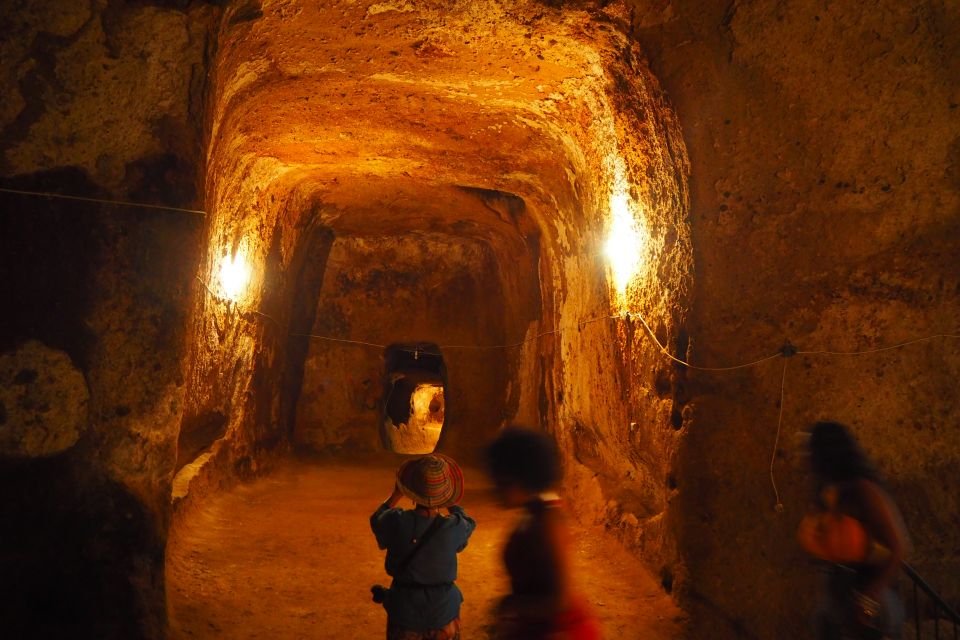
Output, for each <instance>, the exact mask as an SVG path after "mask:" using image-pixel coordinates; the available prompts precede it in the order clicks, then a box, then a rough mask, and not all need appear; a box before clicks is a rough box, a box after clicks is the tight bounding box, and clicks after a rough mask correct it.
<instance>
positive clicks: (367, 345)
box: [290, 333, 387, 349]
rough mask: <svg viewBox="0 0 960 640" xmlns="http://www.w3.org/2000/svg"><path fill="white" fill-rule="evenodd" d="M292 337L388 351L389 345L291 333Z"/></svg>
mask: <svg viewBox="0 0 960 640" xmlns="http://www.w3.org/2000/svg"><path fill="white" fill-rule="evenodd" d="M290 335H291V336H294V337H297V338H313V339H315V340H326V341H327V342H343V343H346V344H359V345H363V346H366V347H377V348H378V349H386V348H387V345H385V344H377V343H375V342H364V341H363V340H347V339H346V338H331V337H330V336H320V335H317V334H314V333H291V334H290Z"/></svg>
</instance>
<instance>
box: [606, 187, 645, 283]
mask: <svg viewBox="0 0 960 640" xmlns="http://www.w3.org/2000/svg"><path fill="white" fill-rule="evenodd" d="M610 216H611V223H610V232H609V234H610V235H609V236H608V237H607V243H606V254H607V259H608V260H609V261H610V267H611V269H613V283H614V286H615V287H616V289H617V293H619V294H620V295H623V294H624V293H625V292H626V290H627V285H629V284H630V281H631V280H633V279H634V278H635V277H636V276H637V274H638V273H639V272H640V267H641V265H642V263H643V251H644V248H645V246H646V244H647V236H646V233H644V231H643V230H642V229H641V227H640V225H639V224H637V220H636V218H634V216H633V212H632V211H631V207H630V197H629V195H628V194H627V193H624V192H620V193H614V194H612V195H611V196H610Z"/></svg>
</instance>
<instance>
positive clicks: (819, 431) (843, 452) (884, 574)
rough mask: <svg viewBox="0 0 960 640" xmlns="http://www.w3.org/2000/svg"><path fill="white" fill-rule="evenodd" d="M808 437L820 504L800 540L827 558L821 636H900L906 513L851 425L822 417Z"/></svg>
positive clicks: (818, 621) (829, 639)
mask: <svg viewBox="0 0 960 640" xmlns="http://www.w3.org/2000/svg"><path fill="white" fill-rule="evenodd" d="M809 435H810V439H809V444H808V448H809V456H810V467H811V470H812V472H813V481H814V505H813V510H812V511H811V513H809V514H807V516H805V517H804V519H803V521H802V522H801V524H800V529H799V531H798V538H799V541H800V543H801V545H802V546H803V547H804V549H805V550H806V551H807V552H808V553H810V554H811V555H813V556H814V557H816V558H818V559H820V560H823V561H825V563H826V564H825V567H826V575H825V582H824V588H823V592H822V597H821V603H820V606H819V608H818V610H817V613H816V616H815V619H814V626H815V631H816V637H817V638H818V640H839V639H841V638H851V639H856V640H860V639H863V640H868V639H869V640H878V639H882V638H890V639H899V638H900V632H901V627H902V626H903V619H904V609H903V603H902V601H901V600H900V598H899V595H898V594H897V592H896V581H897V577H898V575H899V572H900V568H901V564H902V562H903V559H904V556H905V554H906V552H907V549H908V547H909V540H908V536H907V532H906V528H905V526H904V524H903V519H902V517H901V515H900V511H899V510H898V509H897V506H896V504H895V503H894V501H893V499H892V498H891V497H890V494H889V493H888V492H887V489H886V488H885V486H884V484H883V482H882V481H881V479H880V476H879V474H878V473H877V471H876V469H875V468H874V466H873V464H872V463H871V462H870V460H869V459H868V457H867V455H866V454H865V453H864V452H863V450H862V449H861V448H860V445H859V444H858V443H857V441H856V439H855V438H854V437H853V435H852V434H851V433H850V431H849V429H847V428H846V427H845V426H843V425H841V424H838V423H836V422H818V423H816V424H815V425H814V426H813V428H812V430H811V431H810V434H809Z"/></svg>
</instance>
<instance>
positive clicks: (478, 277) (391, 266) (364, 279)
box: [296, 236, 509, 455]
mask: <svg viewBox="0 0 960 640" xmlns="http://www.w3.org/2000/svg"><path fill="white" fill-rule="evenodd" d="M502 296H503V292H502V289H501V287H500V282H499V278H498V277H497V268H496V265H495V264H494V262H493V255H492V253H491V251H490V249H489V248H487V247H486V246H485V245H483V244H481V243H479V242H469V241H466V240H462V239H461V240H452V239H450V238H443V237H440V238H437V237H431V236H424V237H404V236H398V237H394V238H369V239H368V238H344V239H340V240H337V242H336V243H335V244H334V248H333V251H332V252H331V255H330V259H329V261H328V263H327V270H326V273H325V277H324V286H323V289H322V291H321V295H320V300H319V302H318V306H317V311H316V321H315V322H314V325H313V330H312V331H311V333H314V334H317V335H322V336H331V337H337V338H345V339H347V340H356V341H364V342H372V343H374V344H380V345H390V344H394V343H416V342H431V343H434V344H438V345H440V346H441V354H442V356H443V359H444V362H445V364H446V369H447V379H448V384H447V386H446V399H447V401H446V405H447V412H446V414H447V422H446V427H445V428H444V429H445V433H444V435H443V449H444V450H445V451H450V452H456V453H457V454H458V455H459V454H460V453H461V451H462V452H463V453H468V451H464V449H465V448H466V447H467V446H468V445H472V449H473V450H476V449H478V448H479V446H480V445H481V444H482V443H483V442H484V441H486V440H487V439H489V438H490V437H491V434H492V433H494V432H495V430H496V429H497V428H498V427H499V426H500V425H501V424H502V422H503V421H504V417H505V413H506V400H507V375H508V366H509V358H508V357H505V354H504V353H503V352H502V350H478V349H457V348H452V349H449V350H447V349H445V348H444V345H485V344H486V345H500V344H503V343H504V322H505V319H504V317H503V315H502V310H503V308H504V306H505V305H504V304H503V301H502ZM383 356H384V352H383V349H380V348H376V347H370V346H365V345H356V344H346V343H336V342H329V341H325V340H313V341H312V342H311V346H310V351H309V353H308V356H307V361H306V364H305V374H304V379H303V390H302V392H301V395H300V401H299V404H298V406H297V421H296V439H297V441H298V443H303V444H308V445H309V446H311V447H312V448H317V449H324V448H330V447H336V448H344V449H347V450H354V451H376V450H381V449H382V447H383V445H382V444H381V438H380V428H379V422H380V418H381V411H382V402H383V397H382V396H383V389H384V383H383V375H384V362H383Z"/></svg>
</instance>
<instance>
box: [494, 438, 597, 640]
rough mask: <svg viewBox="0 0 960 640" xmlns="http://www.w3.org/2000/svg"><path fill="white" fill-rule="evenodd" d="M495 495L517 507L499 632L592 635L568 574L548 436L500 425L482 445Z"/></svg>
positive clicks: (516, 638) (556, 466) (561, 639)
mask: <svg viewBox="0 0 960 640" xmlns="http://www.w3.org/2000/svg"><path fill="white" fill-rule="evenodd" d="M486 457H487V466H488V469H489V472H490V475H491V477H492V479H493V482H494V485H495V487H496V491H497V494H498V497H499V499H500V501H501V503H502V504H503V505H504V506H505V507H507V508H516V509H523V517H522V519H521V521H520V522H519V524H518V525H517V526H516V528H515V529H514V530H513V531H512V532H511V534H510V536H509V538H508V540H507V544H506V546H505V548H504V551H503V561H504V564H505V565H506V569H507V573H508V574H509V577H510V589H511V592H510V595H508V596H507V597H505V598H504V599H503V600H502V601H501V603H500V605H499V608H498V610H497V622H496V637H497V638H499V639H500V640H598V639H599V638H600V628H599V625H598V623H597V621H596V619H595V618H594V616H593V615H592V613H591V612H590V610H589V608H588V606H587V603H586V600H585V599H584V598H583V597H582V596H580V595H579V594H577V593H576V590H575V589H574V587H573V581H572V576H571V566H570V565H571V554H572V549H571V546H572V545H571V540H570V533H569V529H568V525H567V521H566V515H565V514H564V508H563V504H562V502H561V499H560V496H559V495H557V493H556V488H557V485H558V484H559V482H560V478H561V468H560V458H559V455H558V453H557V448H556V444H555V442H554V441H553V439H552V438H551V437H550V436H548V435H546V434H544V433H540V432H536V431H532V430H528V429H523V428H519V427H507V428H505V429H503V430H502V431H501V432H500V434H499V435H498V436H497V438H496V439H495V440H494V441H493V443H491V444H490V446H489V447H488V448H487V451H486Z"/></svg>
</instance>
